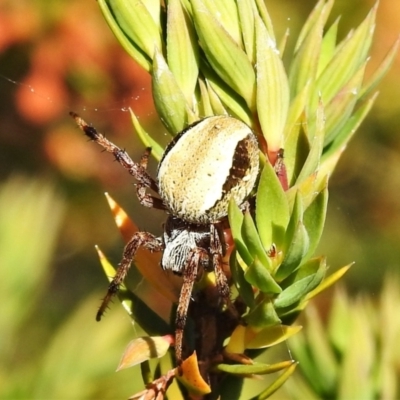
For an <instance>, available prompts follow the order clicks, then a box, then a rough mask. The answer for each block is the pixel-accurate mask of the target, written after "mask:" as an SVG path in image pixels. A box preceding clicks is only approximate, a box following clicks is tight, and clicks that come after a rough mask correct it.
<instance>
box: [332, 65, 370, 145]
mask: <svg viewBox="0 0 400 400" xmlns="http://www.w3.org/2000/svg"><path fill="white" fill-rule="evenodd" d="M365 66H366V64H363V65H362V66H361V68H360V69H359V70H358V71H357V72H356V73H355V74H354V76H353V77H352V78H351V79H350V81H349V82H347V83H346V85H344V86H343V88H341V89H340V91H339V92H338V93H337V94H336V96H335V97H334V98H333V99H332V100H331V101H330V102H329V104H327V105H326V107H325V116H326V124H325V140H324V146H327V145H328V144H329V143H331V142H332V141H333V140H334V139H335V137H336V135H337V134H338V133H339V132H340V130H341V128H343V126H344V125H345V124H346V123H347V122H348V120H349V118H350V116H351V114H352V113H353V110H354V107H355V105H356V103H357V100H358V97H359V91H360V89H361V85H362V81H363V79H364V72H365Z"/></svg>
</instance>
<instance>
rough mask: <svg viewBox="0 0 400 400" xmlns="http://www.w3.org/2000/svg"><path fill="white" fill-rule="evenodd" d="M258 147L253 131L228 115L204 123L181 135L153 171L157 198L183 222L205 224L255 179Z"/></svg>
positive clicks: (222, 213)
mask: <svg viewBox="0 0 400 400" xmlns="http://www.w3.org/2000/svg"><path fill="white" fill-rule="evenodd" d="M258 164H259V160H258V145H257V140H256V138H255V135H254V133H253V132H252V130H251V129H250V128H249V127H248V126H247V125H246V124H244V123H243V122H241V121H239V120H237V119H235V118H232V117H227V116H216V117H209V118H205V119H203V120H201V121H199V122H197V123H195V124H194V125H191V126H190V127H188V128H187V129H186V130H184V131H183V132H181V133H180V134H179V135H178V136H177V137H176V138H175V139H174V140H173V141H172V143H171V144H170V145H169V146H168V147H167V149H166V150H165V153H164V155H163V157H162V159H161V161H160V164H159V168H158V185H159V194H160V196H161V198H162V200H163V202H164V204H165V206H166V207H167V208H168V210H169V212H170V213H171V214H172V215H174V216H176V217H178V218H181V219H182V220H185V221H188V222H190V223H196V224H209V223H213V222H216V221H218V220H219V219H221V218H223V217H224V216H226V215H227V212H228V204H229V200H230V198H231V197H233V198H234V199H235V201H236V203H237V204H238V205H240V204H242V203H243V201H244V200H245V199H246V197H247V196H248V195H249V194H250V192H251V190H252V189H253V186H254V184H255V181H256V178H257V174H258V168H259V166H258Z"/></svg>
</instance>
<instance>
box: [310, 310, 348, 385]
mask: <svg viewBox="0 0 400 400" xmlns="http://www.w3.org/2000/svg"><path fill="white" fill-rule="evenodd" d="M305 315H306V321H307V330H306V331H305V332H304V333H305V334H306V336H307V340H308V342H309V343H310V344H311V345H310V346H309V351H310V353H311V356H312V358H313V361H314V369H315V370H317V371H319V372H318V375H319V379H320V381H321V382H324V388H325V389H326V390H329V391H335V390H336V389H337V382H338V381H337V380H338V378H339V376H338V374H339V373H341V371H340V370H341V366H340V364H339V362H338V360H337V358H336V355H335V353H334V349H333V348H332V345H331V344H330V342H329V338H328V336H327V335H326V327H325V326H324V325H323V322H322V321H321V317H320V316H319V315H318V311H317V310H316V308H315V307H313V306H311V305H310V306H308V307H307V309H306V311H305Z"/></svg>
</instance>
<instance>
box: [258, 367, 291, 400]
mask: <svg viewBox="0 0 400 400" xmlns="http://www.w3.org/2000/svg"><path fill="white" fill-rule="evenodd" d="M297 365H298V363H297V362H296V361H292V364H291V366H290V367H288V368H287V370H286V371H285V372H284V373H283V374H281V375H280V376H279V378H277V379H276V380H275V381H274V382H272V383H271V384H270V385H269V386H268V387H267V388H266V389H265V390H263V391H262V392H261V393H260V394H259V395H257V396H255V397H252V398H251V399H250V400H264V399H267V398H268V397H270V396H272V395H273V394H274V393H275V392H276V391H277V390H278V389H279V388H280V387H281V386H282V385H283V384H284V383H285V382H286V381H287V380H288V379H289V378H290V377H291V376H292V375H293V373H294V371H295V369H296V367H297Z"/></svg>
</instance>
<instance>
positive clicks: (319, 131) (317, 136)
mask: <svg viewBox="0 0 400 400" xmlns="http://www.w3.org/2000/svg"><path fill="white" fill-rule="evenodd" d="M310 129H311V132H309V133H308V135H309V136H310V134H311V135H312V136H311V137H312V141H311V148H310V152H309V154H308V157H307V159H306V161H305V163H304V165H303V168H302V169H301V172H300V174H299V176H298V177H297V179H296V183H297V184H298V183H300V182H302V181H304V180H305V179H307V178H308V177H309V176H310V175H312V174H314V173H315V172H316V171H317V169H318V166H319V163H320V159H321V154H322V149H323V143H324V137H325V135H324V134H325V115H324V108H323V105H322V103H321V102H320V103H319V106H318V108H317V111H316V121H315V130H314V129H313V127H310Z"/></svg>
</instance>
